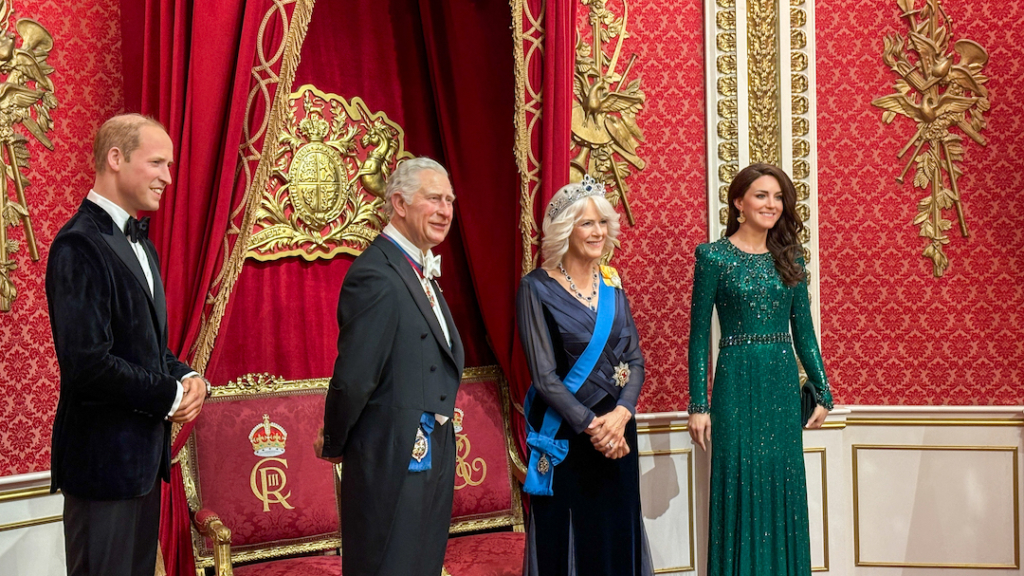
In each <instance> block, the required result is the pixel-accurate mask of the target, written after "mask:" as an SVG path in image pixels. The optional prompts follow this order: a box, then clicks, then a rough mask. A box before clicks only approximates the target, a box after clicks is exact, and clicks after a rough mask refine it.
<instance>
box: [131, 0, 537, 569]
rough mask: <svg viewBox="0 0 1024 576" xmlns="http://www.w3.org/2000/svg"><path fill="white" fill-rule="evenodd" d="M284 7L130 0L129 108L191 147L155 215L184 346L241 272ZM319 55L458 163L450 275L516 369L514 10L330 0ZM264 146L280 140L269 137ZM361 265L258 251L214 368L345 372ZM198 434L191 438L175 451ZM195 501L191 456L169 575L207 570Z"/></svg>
mask: <svg viewBox="0 0 1024 576" xmlns="http://www.w3.org/2000/svg"><path fill="white" fill-rule="evenodd" d="M272 4H273V2H272V0H250V1H248V2H246V1H245V0H235V1H233V2H218V1H215V0H149V1H148V2H147V3H146V4H145V5H144V6H141V7H140V6H137V5H135V4H134V3H132V2H127V1H125V2H122V7H123V12H122V21H123V24H124V28H125V37H124V46H123V50H124V53H125V78H126V92H127V93H128V95H129V96H128V97H129V101H128V106H127V107H128V108H129V109H130V110H140V111H142V112H144V113H148V114H151V115H153V116H155V117H157V118H158V119H160V120H161V121H162V122H164V123H165V125H167V127H168V129H169V131H170V133H171V136H172V139H173V140H174V141H175V143H176V144H177V148H178V156H179V157H178V164H177V168H178V169H177V172H176V175H175V186H174V191H173V192H170V193H168V195H167V196H166V197H165V198H164V205H163V207H162V210H161V212H160V213H159V214H157V215H156V218H155V219H154V225H153V226H154V232H153V237H154V241H155V242H156V244H157V247H158V250H159V251H160V253H161V256H162V266H163V270H162V271H163V274H164V279H165V284H166V285H167V292H168V308H169V309H170V311H171V331H172V334H171V343H172V349H174V350H175V351H176V352H179V353H181V354H184V353H185V352H186V351H190V350H193V346H194V344H195V342H196V340H197V338H198V337H199V333H200V330H201V329H202V328H203V326H202V325H201V324H202V323H203V322H204V321H208V318H209V315H208V313H209V308H210V301H209V295H210V294H211V293H213V290H212V288H211V287H214V286H217V285H219V284H220V283H221V282H222V281H223V279H224V278H223V275H222V271H223V268H222V266H223V263H224V259H225V258H226V256H227V254H228V253H229V252H230V249H231V246H232V242H234V240H235V239H237V237H238V236H237V230H235V231H233V232H229V230H230V229H231V227H232V226H237V225H238V224H239V223H240V222H241V213H240V212H239V210H240V208H241V207H242V206H244V202H243V200H244V195H245V192H246V183H247V181H246V178H245V176H246V175H247V173H246V171H251V170H252V169H253V168H254V163H253V162H251V161H250V162H249V163H247V161H246V160H245V159H243V158H241V157H240V156H239V152H238V145H239V143H240V142H241V140H242V139H243V132H242V130H243V127H244V126H246V124H247V123H248V124H249V125H258V124H259V123H258V122H255V121H254V117H256V116H259V115H264V116H265V115H266V114H267V113H268V110H266V109H265V106H263V107H262V108H261V107H260V105H261V103H262V102H264V101H262V100H258V99H257V101H256V105H255V106H254V107H253V109H250V104H251V101H250V100H249V99H247V95H248V92H249V90H250V89H251V88H252V86H253V85H254V84H255V81H254V80H253V75H252V71H253V63H254V60H255V59H256V58H257V57H258V54H257V53H256V42H257V37H258V36H259V26H260V20H261V19H262V18H263V16H264V14H266V13H267V8H268V6H271V5H272ZM492 4H493V5H492ZM341 31H344V33H343V34H342V33H339V32H341ZM265 32H267V31H265ZM270 32H274V33H276V34H278V35H280V34H281V30H280V29H278V30H276V31H270ZM270 32H268V35H272V34H270ZM267 42H269V40H267V39H266V38H264V43H265V44H266V43H267ZM265 48H266V47H265ZM266 51H267V50H266V49H265V50H264V52H266ZM271 52H272V51H271ZM302 58H303V63H302V64H300V65H299V67H298V70H297V72H296V78H295V82H294V84H293V86H294V87H297V86H300V85H302V84H306V83H311V84H314V85H316V86H317V87H318V88H320V89H322V90H324V91H327V92H335V93H338V94H340V95H342V96H344V97H349V98H350V97H352V96H360V97H362V98H363V99H364V100H365V101H366V102H367V104H368V105H369V106H370V108H371V109H373V110H381V111H384V112H386V113H387V114H388V115H389V117H390V118H391V119H392V120H395V121H397V122H398V123H399V124H400V125H401V126H402V127H403V128H404V130H405V133H406V149H407V150H410V151H411V152H412V153H413V154H416V155H429V156H432V157H434V158H437V159H438V160H439V161H441V162H442V163H444V164H445V165H446V166H448V167H449V169H450V170H451V173H452V181H453V184H454V187H455V191H456V194H457V195H458V198H459V200H458V202H457V203H456V207H457V208H456V209H457V213H456V222H457V226H456V227H453V230H452V232H451V234H450V235H449V239H448V240H447V241H446V242H445V243H444V244H443V245H442V247H441V248H440V250H439V252H440V253H441V254H442V255H443V257H444V276H443V277H442V280H441V285H442V287H443V288H444V290H445V297H446V299H447V300H448V301H449V303H450V304H451V306H452V309H453V315H454V317H455V319H456V322H457V323H458V325H459V329H460V331H461V332H462V335H463V339H464V341H465V342H466V344H467V363H468V365H481V364H487V363H493V361H494V359H493V356H494V355H497V356H498V357H499V359H500V360H501V362H502V364H503V366H505V367H506V370H507V369H508V367H509V364H510V358H511V350H512V340H513V334H514V332H513V317H514V292H515V286H516V279H517V274H516V270H517V269H518V266H517V260H516V255H515V250H516V242H517V233H516V219H515V209H514V207H515V205H516V198H517V184H516V176H515V165H514V162H513V159H512V155H511V150H512V145H513V144H512V141H513V136H512V134H513V127H512V123H511V121H510V120H511V118H512V107H513V105H512V99H513V81H514V76H513V72H512V54H511V50H510V46H509V42H508V8H507V6H505V5H502V4H500V3H480V2H473V1H471V0H451V1H449V2H442V3H436V2H423V3H422V4H421V3H418V2H417V0H389V1H387V2H383V3H382V2H371V1H365V2H358V3H351V4H347V5H346V6H345V8H344V10H342V9H340V8H339V6H338V5H336V4H334V3H330V2H320V3H317V4H316V6H315V9H314V11H313V17H312V20H311V22H310V26H309V29H308V33H307V36H306V41H305V44H304V45H303V48H302ZM139 84H141V87H139V86H138V85H139ZM273 88H275V86H271V89H273ZM289 88H291V87H282V89H289ZM267 101H269V100H267ZM256 140H257V141H256V142H255V144H256V146H255V147H256V149H257V150H258V149H262V141H261V140H262V138H261V137H259V138H257V139H256ZM250 181H251V180H250ZM349 262H350V258H348V257H336V258H335V259H334V260H331V261H317V262H313V263H308V262H305V261H299V260H297V259H285V260H279V261H276V262H270V263H256V262H254V261H251V260H250V261H247V262H246V264H245V266H244V267H243V268H242V270H241V274H240V275H239V276H238V280H237V283H236V284H235V291H234V292H233V293H232V297H231V299H230V300H229V301H228V305H227V308H226V311H225V314H224V317H223V320H222V322H221V324H220V331H219V333H218V335H217V340H216V345H215V347H214V348H213V351H212V353H211V355H210V357H209V362H208V364H207V365H206V366H205V368H206V374H207V376H209V377H210V378H211V380H213V381H214V382H215V383H220V382H223V381H224V380H227V379H229V378H234V377H237V376H238V375H240V374H242V373H245V372H260V371H268V372H274V373H277V374H281V375H284V376H286V377H289V378H301V377H311V376H324V375H327V374H329V373H330V366H331V363H332V361H333V359H334V354H335V352H334V342H335V337H336V334H337V327H336V326H335V325H334V314H335V308H336V304H337V294H338V290H339V288H340V284H341V280H342V278H343V277H344V273H345V271H346V270H347V268H348V264H349ZM478 295H479V296H480V297H479V298H478ZM489 345H490V346H489ZM492 346H493V348H494V350H495V351H496V352H497V354H494V353H492V351H491V347H492ZM189 359H190V360H191V358H189ZM188 431H189V430H188V429H187V428H186V429H184V430H183V431H182V434H181V435H179V437H178V439H177V441H176V443H175V452H176V451H177V450H178V449H179V448H180V445H181V444H183V442H184V440H185V438H186V437H187V434H188ZM310 440H311V439H310ZM182 496H183V493H182V490H181V478H180V470H179V469H178V468H177V467H175V475H174V478H172V483H171V485H170V489H169V490H168V491H166V492H165V502H164V519H163V526H162V528H163V530H162V534H161V539H162V544H163V551H164V555H165V561H166V566H167V570H168V574H179V575H184V574H187V573H189V572H190V571H191V570H192V559H191V546H190V544H189V536H188V529H187V525H188V510H187V507H186V506H185V502H184V499H183V498H182Z"/></svg>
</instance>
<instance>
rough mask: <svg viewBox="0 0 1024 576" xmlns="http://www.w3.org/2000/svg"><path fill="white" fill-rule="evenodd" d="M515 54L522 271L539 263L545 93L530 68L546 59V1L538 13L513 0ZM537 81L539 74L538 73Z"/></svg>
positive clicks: (530, 268)
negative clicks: (540, 146)
mask: <svg viewBox="0 0 1024 576" xmlns="http://www.w3.org/2000/svg"><path fill="white" fill-rule="evenodd" d="M509 8H510V9H511V11H512V40H513V56H514V59H515V75H516V83H515V86H516V87H515V90H516V96H515V102H516V108H515V117H514V120H515V126H516V138H515V156H516V167H517V169H518V171H519V232H520V234H521V237H522V250H523V258H522V270H521V272H522V275H523V276H525V275H527V274H529V273H530V272H531V271H532V270H533V269H534V268H536V267H537V265H538V258H539V253H538V252H539V250H538V249H539V247H540V228H539V226H538V225H537V220H536V218H535V217H534V212H535V207H536V204H537V195H538V194H539V193H540V158H538V157H537V154H536V150H535V149H534V147H533V142H536V141H539V140H540V136H539V135H538V134H537V128H538V127H539V125H540V120H541V110H542V107H543V97H542V92H541V86H540V85H539V84H538V85H534V84H532V83H531V82H530V68H531V67H532V66H534V65H535V63H536V62H543V61H544V5H543V4H540V5H539V7H538V11H537V13H536V14H534V13H533V11H532V10H531V9H530V2H528V1H527V0H510V1H509ZM538 82H540V78H539V77H538Z"/></svg>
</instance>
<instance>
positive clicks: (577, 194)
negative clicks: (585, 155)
mask: <svg viewBox="0 0 1024 576" xmlns="http://www.w3.org/2000/svg"><path fill="white" fill-rule="evenodd" d="M588 196H604V184H602V183H600V182H598V181H597V180H594V179H593V178H591V176H590V174H587V175H585V176H583V180H582V181H581V182H580V183H578V184H569V185H568V186H566V187H565V188H564V189H563V191H562V193H561V194H555V197H554V198H553V199H552V200H551V204H549V205H548V217H549V218H551V219H552V220H554V219H555V218H558V215H559V214H561V213H562V211H563V210H565V209H566V208H568V207H569V206H572V205H573V204H575V203H576V201H577V200H581V199H583V198H586V197H588Z"/></svg>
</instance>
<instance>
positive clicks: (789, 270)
mask: <svg viewBox="0 0 1024 576" xmlns="http://www.w3.org/2000/svg"><path fill="white" fill-rule="evenodd" d="M762 176H771V177H772V178H775V180H776V181H778V183H779V188H781V189H782V216H781V217H780V218H779V220H778V222H776V223H775V226H774V227H773V228H772V229H771V230H769V231H768V251H769V252H771V253H772V259H773V260H775V269H776V270H778V272H779V276H781V277H782V282H783V283H784V284H785V285H786V286H796V285H797V284H799V283H800V282H802V281H804V280H805V279H806V278H807V271H806V270H805V269H804V267H803V266H801V265H799V264H797V262H796V258H797V256H798V255H802V254H803V250H802V249H801V247H800V240H799V236H800V233H801V232H802V231H803V229H804V223H803V222H801V221H800V218H799V217H798V216H797V214H796V189H795V188H794V187H793V181H792V180H790V179H789V176H788V175H786V173H785V172H783V171H782V170H780V169H779V168H777V167H775V166H772V165H771V164H751V165H750V166H747V167H746V168H744V169H743V170H740V171H739V173H738V174H736V176H735V177H733V179H732V184H730V185H729V220H728V223H727V224H726V226H725V235H726V236H732V235H733V234H735V233H736V231H737V230H739V228H740V223H739V220H737V218H739V215H740V212H739V210H738V209H737V208H736V201H737V200H740V199H742V198H743V196H744V195H746V193H747V190H749V189H750V185H751V184H753V183H754V180H757V179H758V178H760V177H762Z"/></svg>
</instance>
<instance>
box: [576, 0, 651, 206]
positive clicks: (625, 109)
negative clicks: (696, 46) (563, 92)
mask: <svg viewBox="0 0 1024 576" xmlns="http://www.w3.org/2000/svg"><path fill="white" fill-rule="evenodd" d="M580 1H581V2H582V3H583V4H584V5H585V6H588V7H589V8H590V14H589V22H590V25H591V28H592V30H593V33H592V36H593V38H592V42H593V45H592V46H590V45H587V44H585V43H584V42H583V40H582V38H581V37H579V35H577V41H576V70H575V73H574V74H573V94H574V97H575V98H574V101H573V105H572V148H575V149H576V156H575V158H573V159H572V161H571V164H570V167H569V180H571V181H572V182H579V181H581V180H583V176H584V174H590V175H591V176H592V177H593V178H594V179H595V180H597V181H599V182H603V183H604V185H605V187H606V188H607V189H608V193H607V194H608V200H609V201H610V202H611V203H612V205H616V204H618V203H620V202H621V203H622V209H623V211H624V212H625V214H626V219H627V220H629V224H630V225H634V224H636V219H635V218H634V217H633V210H632V208H631V207H630V205H629V187H628V185H627V184H626V178H628V177H629V175H630V174H631V172H630V169H629V167H630V166H632V167H633V168H635V169H636V170H643V169H644V167H645V166H646V165H647V164H646V162H644V160H643V159H642V158H640V156H638V155H637V147H638V146H639V145H640V143H641V142H642V141H643V139H644V135H643V132H642V131H641V130H640V127H639V126H637V124H636V116H637V114H638V113H639V112H640V110H641V109H642V108H643V104H644V101H645V100H646V96H644V93H643V91H642V90H640V80H638V79H632V80H631V79H630V72H631V71H632V70H633V66H634V64H635V63H636V58H637V55H636V54H632V55H631V56H630V57H629V62H627V63H626V65H625V66H624V67H623V69H622V73H621V74H620V73H619V72H617V71H616V70H617V69H618V68H619V64H620V62H621V60H620V57H621V56H622V44H623V42H624V41H625V40H626V38H628V37H629V33H628V32H627V31H626V26H627V25H628V23H629V4H628V2H627V1H626V0H622V17H621V18H619V17H616V16H615V14H614V13H613V12H612V11H611V10H609V9H608V7H607V3H608V0H580ZM606 47H607V48H608V49H610V50H611V54H610V55H609V54H608V53H607V52H606Z"/></svg>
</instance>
